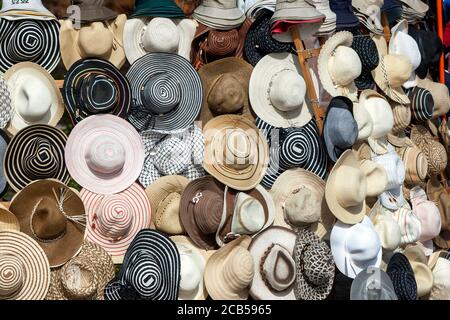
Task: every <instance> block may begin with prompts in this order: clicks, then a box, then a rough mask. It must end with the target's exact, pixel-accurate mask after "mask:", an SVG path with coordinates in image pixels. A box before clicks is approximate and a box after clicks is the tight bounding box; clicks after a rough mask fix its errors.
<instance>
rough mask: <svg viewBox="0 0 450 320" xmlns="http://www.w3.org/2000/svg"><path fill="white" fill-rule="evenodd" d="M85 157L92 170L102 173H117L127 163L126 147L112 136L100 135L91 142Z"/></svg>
mask: <svg viewBox="0 0 450 320" xmlns="http://www.w3.org/2000/svg"><path fill="white" fill-rule="evenodd" d="M85 159H86V163H87V165H88V166H89V168H90V169H91V170H92V171H94V172H96V173H98V174H100V175H102V174H104V175H108V174H115V173H118V172H119V171H120V170H122V168H123V166H124V165H125V160H126V155H125V148H124V146H123V145H122V142H121V141H119V140H118V139H116V138H114V137H112V136H99V137H98V138H97V139H96V140H94V141H92V142H91V143H90V144H89V146H88V148H87V151H86V154H85Z"/></svg>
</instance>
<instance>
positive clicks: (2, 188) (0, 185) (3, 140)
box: [0, 98, 10, 196]
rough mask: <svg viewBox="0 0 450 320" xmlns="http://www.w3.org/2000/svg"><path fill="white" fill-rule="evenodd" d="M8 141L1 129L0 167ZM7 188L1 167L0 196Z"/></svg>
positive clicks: (6, 181) (2, 164) (1, 166)
mask: <svg viewBox="0 0 450 320" xmlns="http://www.w3.org/2000/svg"><path fill="white" fill-rule="evenodd" d="M0 99H1V98H0ZM0 104H1V102H0ZM9 142H10V139H9V137H8V135H7V134H6V133H5V132H4V131H3V130H0V168H4V160H5V153H6V150H7V148H8V144H9ZM8 189H9V185H8V180H7V179H6V174H5V170H4V169H3V170H2V171H0V196H3V195H4V194H5V193H6V192H7V191H8Z"/></svg>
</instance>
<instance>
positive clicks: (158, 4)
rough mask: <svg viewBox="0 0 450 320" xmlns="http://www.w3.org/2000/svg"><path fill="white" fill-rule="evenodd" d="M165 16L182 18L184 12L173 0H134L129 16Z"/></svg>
mask: <svg viewBox="0 0 450 320" xmlns="http://www.w3.org/2000/svg"><path fill="white" fill-rule="evenodd" d="M137 17H165V18H184V17H185V14H184V12H183V11H182V10H181V9H180V8H179V7H178V6H177V5H176V4H175V1H173V0H136V1H135V3H134V12H133V14H132V15H131V18H137Z"/></svg>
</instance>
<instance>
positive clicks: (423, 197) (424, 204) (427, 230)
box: [409, 186, 441, 241]
mask: <svg viewBox="0 0 450 320" xmlns="http://www.w3.org/2000/svg"><path fill="white" fill-rule="evenodd" d="M409 197H410V201H411V204H412V208H413V210H414V212H415V213H416V214H417V216H418V217H419V219H420V223H421V233H420V240H421V241H428V240H431V239H434V238H435V237H437V236H438V235H439V233H440V232H441V215H440V213H439V209H438V207H437V206H436V204H435V203H433V202H432V201H429V200H428V197H427V194H426V192H425V190H423V189H422V188H421V187H419V186H416V187H414V188H412V189H411V191H410V196H409Z"/></svg>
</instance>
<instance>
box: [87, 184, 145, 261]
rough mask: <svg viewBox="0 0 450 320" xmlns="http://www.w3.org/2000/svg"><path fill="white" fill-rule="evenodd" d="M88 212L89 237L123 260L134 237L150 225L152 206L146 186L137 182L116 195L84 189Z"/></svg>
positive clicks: (116, 257)
mask: <svg viewBox="0 0 450 320" xmlns="http://www.w3.org/2000/svg"><path fill="white" fill-rule="evenodd" d="M80 196H81V199H82V200H83V203H84V206H85V208H86V214H87V232H86V239H87V240H89V241H91V242H93V243H96V244H98V245H99V246H101V247H102V248H103V249H105V250H106V251H107V252H108V253H109V254H110V255H111V257H112V259H113V261H114V262H115V263H121V262H122V260H123V257H124V254H125V251H126V250H127V248H128V246H129V245H130V243H131V242H132V241H133V238H134V237H135V236H136V234H138V232H139V231H140V230H142V229H146V228H149V227H150V222H151V215H152V211H151V206H150V201H149V199H148V197H147V194H146V193H145V190H144V189H143V188H142V187H141V186H140V185H139V184H137V183H134V184H132V185H131V186H130V187H129V188H127V189H125V190H124V191H122V192H119V193H116V194H113V195H103V194H98V193H93V192H90V191H89V190H86V189H82V190H81V192H80Z"/></svg>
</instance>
